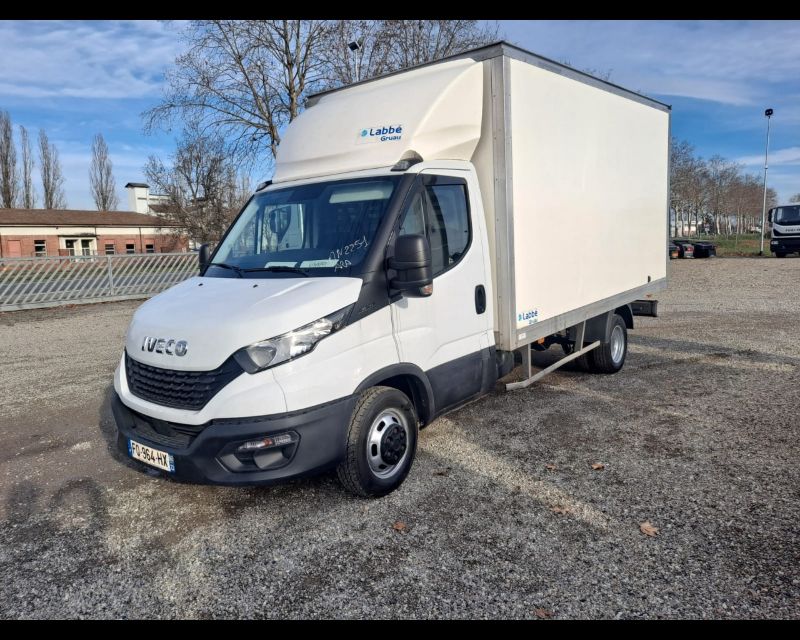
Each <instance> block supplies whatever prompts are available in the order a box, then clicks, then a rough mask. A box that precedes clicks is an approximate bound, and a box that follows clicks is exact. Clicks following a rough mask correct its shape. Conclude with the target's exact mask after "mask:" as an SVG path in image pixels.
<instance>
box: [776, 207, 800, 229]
mask: <svg viewBox="0 0 800 640" xmlns="http://www.w3.org/2000/svg"><path fill="white" fill-rule="evenodd" d="M772 220H773V221H774V222H775V224H800V204H796V205H794V206H792V207H777V208H776V209H775V210H774V214H773V217H772Z"/></svg>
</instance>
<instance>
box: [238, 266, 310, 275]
mask: <svg viewBox="0 0 800 640" xmlns="http://www.w3.org/2000/svg"><path fill="white" fill-rule="evenodd" d="M242 271H244V272H245V273H251V272H253V271H285V272H287V273H299V274H300V275H301V276H305V277H306V278H308V277H309V275H308V271H305V270H304V269H301V268H300V267H289V266H287V265H283V264H282V265H276V264H274V265H272V266H271V267H255V268H253V269H242Z"/></svg>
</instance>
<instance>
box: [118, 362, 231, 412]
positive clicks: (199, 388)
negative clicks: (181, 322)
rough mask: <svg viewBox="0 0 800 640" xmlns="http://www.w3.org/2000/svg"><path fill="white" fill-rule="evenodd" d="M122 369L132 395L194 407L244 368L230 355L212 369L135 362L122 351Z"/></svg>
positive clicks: (214, 393)
mask: <svg viewBox="0 0 800 640" xmlns="http://www.w3.org/2000/svg"><path fill="white" fill-rule="evenodd" d="M125 373H126V374H127V376H128V387H129V388H130V390H131V393H132V394H133V395H135V396H138V397H139V398H142V399H143V400H147V401H149V402H153V403H155V404H160V405H163V406H165V407H174V408H176V409H190V410H192V411H198V410H200V409H202V408H203V407H204V406H206V404H207V403H208V401H209V400H211V398H213V397H214V396H215V395H216V394H217V393H219V391H220V390H221V389H222V388H223V387H224V386H225V385H226V384H228V383H229V382H231V381H232V380H233V379H234V378H238V377H239V376H240V375H241V374H242V373H244V370H243V369H242V368H241V367H240V366H239V364H238V363H237V362H236V360H234V359H233V357H230V358H228V359H227V360H226V361H225V362H223V363H222V365H221V366H219V367H218V368H216V369H214V370H213V371H175V370H173V369H161V368H160V367H153V366H150V365H148V364H143V363H141V362H138V361H136V360H134V359H133V358H131V357H130V356H129V355H128V354H127V352H126V353H125Z"/></svg>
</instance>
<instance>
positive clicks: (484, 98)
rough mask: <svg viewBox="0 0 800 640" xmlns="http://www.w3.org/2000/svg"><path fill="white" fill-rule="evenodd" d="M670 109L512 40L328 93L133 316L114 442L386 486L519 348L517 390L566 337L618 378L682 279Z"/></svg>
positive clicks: (503, 371) (231, 468) (212, 465)
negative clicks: (634, 337) (642, 316)
mask: <svg viewBox="0 0 800 640" xmlns="http://www.w3.org/2000/svg"><path fill="white" fill-rule="evenodd" d="M669 113H670V109H669V107H668V106H667V105H664V104H661V103H659V102H657V101H655V100H651V99H649V98H647V97H645V96H643V95H640V94H638V93H635V92H632V91H628V90H626V89H623V88H621V87H618V86H616V85H613V84H609V83H608V82H604V81H601V80H598V79H597V78H594V77H592V76H589V75H587V74H584V73H581V72H579V71H576V70H574V69H571V68H569V67H566V66H563V65H560V64H558V63H555V62H552V61H550V60H547V59H545V58H541V57H539V56H537V55H534V54H532V53H529V52H527V51H524V50H522V49H519V48H517V47H515V46H512V45H509V44H507V43H498V44H494V45H491V46H487V47H483V48H480V49H476V50H473V51H469V52H466V53H463V54H461V55H458V56H454V57H452V58H448V59H445V60H442V61H438V62H434V63H431V64H426V65H422V66H419V67H415V68H412V69H408V70H405V71H401V72H398V73H394V74H391V75H388V76H384V77H381V78H377V79H373V80H368V81H364V82H361V83H357V84H355V85H351V86H348V87H344V88H341V89H337V90H334V91H329V92H326V93H322V94H318V95H316V96H313V97H312V98H310V99H309V101H308V103H307V108H306V110H305V111H304V112H303V113H301V114H300V116H299V117H298V118H297V119H296V120H294V122H292V123H291V124H290V125H289V127H288V129H287V131H286V132H285V134H284V137H283V140H282V141H281V144H280V148H279V150H278V154H277V159H276V165H275V171H274V176H273V179H272V181H271V182H269V183H266V184H265V185H262V187H261V188H259V189H258V190H257V191H256V193H255V194H254V195H253V196H252V198H251V199H250V200H249V202H248V203H247V205H246V206H245V207H244V208H243V210H242V211H241V213H240V214H239V216H238V217H237V218H236V220H235V221H234V223H233V224H232V225H231V227H230V229H229V230H228V231H227V233H226V234H225V236H224V237H223V238H222V240H221V241H220V242H219V244H218V245H217V247H216V249H215V251H214V252H213V254H212V255H209V254H208V251H207V250H206V249H205V248H203V249H202V250H201V254H200V262H201V268H200V275H199V276H197V277H193V278H190V279H188V280H186V281H185V282H182V283H181V284H178V285H177V286H175V287H172V288H171V289H169V290H167V291H165V292H164V293H161V294H160V295H158V296H156V297H154V298H152V299H151V300H149V301H147V302H145V303H144V304H143V305H142V306H141V307H140V308H139V309H138V310H137V311H136V313H135V315H134V317H133V319H132V321H131V324H130V327H129V330H128V333H127V336H126V343H125V349H124V353H123V355H122V359H121V361H120V364H119V367H118V369H117V371H116V374H115V378H114V388H115V391H116V393H115V397H114V399H113V411H114V416H115V419H116V423H117V426H118V434H119V435H118V444H119V447H120V448H121V449H122V450H123V451H124V452H126V453H127V455H129V456H131V457H132V458H134V459H136V460H139V461H141V462H143V463H145V464H148V465H150V466H152V467H156V468H159V469H162V470H163V471H164V472H166V473H169V474H172V475H174V476H176V477H179V478H183V479H187V480H189V481H196V482H205V483H217V484H268V483H272V482H277V481H281V480H285V479H287V478H294V477H298V476H303V475H309V474H314V473H319V472H322V471H325V470H331V469H336V470H337V473H338V476H339V478H340V480H341V481H342V483H343V484H344V486H345V487H346V488H348V489H349V490H351V491H353V492H355V493H356V494H360V495H364V496H379V495H384V494H386V493H388V492H390V491H392V490H393V489H395V488H396V487H398V486H399V485H400V483H402V481H403V480H404V478H405V477H406V475H407V474H408V472H409V470H410V468H411V465H412V462H413V459H414V455H415V452H416V448H417V434H418V429H419V427H421V426H424V425H427V424H429V423H430V422H432V421H433V420H434V419H435V418H436V417H437V416H440V415H442V414H443V413H445V412H448V411H451V410H453V409H454V408H456V407H459V406H461V405H463V404H464V403H466V402H468V401H471V400H474V399H476V398H478V397H479V396H481V395H482V394H486V393H488V392H489V391H491V390H493V389H494V388H495V385H496V383H497V381H498V380H499V379H500V378H502V377H504V376H506V375H507V374H508V373H509V372H510V371H511V369H512V368H513V365H514V362H515V358H514V353H515V352H517V353H518V354H519V355H518V359H521V362H522V364H523V367H522V372H523V378H524V379H523V380H521V381H518V382H515V383H510V384H508V385H507V387H508V388H518V387H521V386H526V385H527V384H529V383H530V382H531V381H532V380H534V379H536V378H537V377H538V376H540V375H542V374H543V373H546V372H547V371H549V370H550V369H552V368H553V367H549V368H548V369H545V370H544V371H542V372H539V373H537V374H534V373H533V370H532V367H531V358H530V354H531V350H532V349H544V348H546V347H549V346H551V345H560V347H561V348H562V349H563V350H564V352H565V353H566V354H567V355H566V356H565V358H564V359H562V360H560V361H559V362H557V363H556V364H555V365H553V366H557V365H559V364H561V363H563V362H564V361H566V360H569V359H576V358H579V359H580V362H581V363H582V365H583V368H584V369H587V370H589V371H591V372H598V373H613V372H615V371H618V370H619V369H620V368H621V367H622V365H623V363H624V361H625V356H626V352H627V330H628V329H631V328H632V327H633V319H634V318H633V313H632V309H631V303H633V302H634V301H636V300H637V299H640V298H646V297H648V296H652V294H653V293H654V292H656V291H658V290H659V289H662V288H663V287H664V286H665V285H666V269H667V261H668V256H667V251H666V247H667V224H668V221H667V194H668V180H669V178H668V175H669V171H668V156H669V154H668V145H669Z"/></svg>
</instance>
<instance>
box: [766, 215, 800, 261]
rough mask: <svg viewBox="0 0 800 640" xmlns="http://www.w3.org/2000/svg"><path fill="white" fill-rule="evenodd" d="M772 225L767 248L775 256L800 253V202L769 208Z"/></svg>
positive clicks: (783, 256) (780, 256) (782, 256)
mask: <svg viewBox="0 0 800 640" xmlns="http://www.w3.org/2000/svg"><path fill="white" fill-rule="evenodd" d="M767 219H768V221H769V223H770V224H771V225H772V231H771V233H770V241H769V250H770V251H771V252H772V253H774V254H775V257H776V258H785V257H786V255H787V254H789V253H800V203H795V204H784V205H780V206H778V207H774V208H772V209H770V210H769V217H768V218H767Z"/></svg>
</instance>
